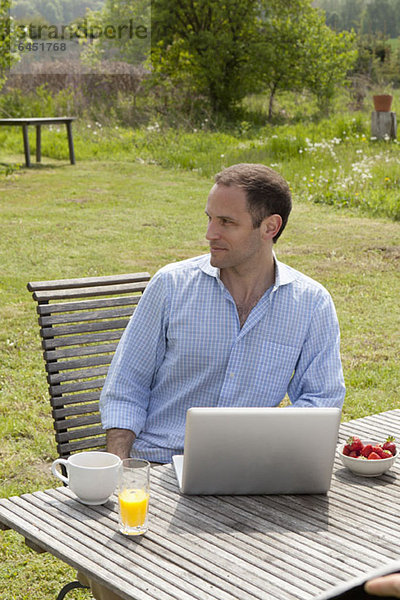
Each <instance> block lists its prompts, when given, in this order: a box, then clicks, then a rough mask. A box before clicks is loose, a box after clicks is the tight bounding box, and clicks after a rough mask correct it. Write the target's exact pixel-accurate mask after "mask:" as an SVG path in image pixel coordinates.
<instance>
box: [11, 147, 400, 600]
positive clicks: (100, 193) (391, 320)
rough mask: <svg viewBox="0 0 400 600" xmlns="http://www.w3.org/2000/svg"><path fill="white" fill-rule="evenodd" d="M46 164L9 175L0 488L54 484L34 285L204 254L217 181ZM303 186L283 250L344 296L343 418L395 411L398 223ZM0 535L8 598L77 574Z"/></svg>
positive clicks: (151, 267) (38, 595)
mask: <svg viewBox="0 0 400 600" xmlns="http://www.w3.org/2000/svg"><path fill="white" fill-rule="evenodd" d="M15 160H16V161H18V160H19V161H22V155H15ZM43 161H44V162H43V165H41V166H36V165H35V166H34V167H33V168H32V169H30V170H27V169H21V170H20V171H19V172H18V173H17V174H15V175H11V176H10V177H7V178H5V179H4V178H3V179H1V180H0V265H1V269H0V315H1V319H0V438H1V440H2V443H1V446H0V496H8V495H11V494H20V493H23V492H27V491H34V490H36V489H39V488H44V487H45V486H47V487H49V486H53V487H56V486H57V485H58V484H57V481H55V480H54V479H53V478H52V477H51V475H50V464H51V462H52V460H53V459H54V458H55V457H56V451H55V444H54V442H53V433H52V422H51V416H50V407H49V403H48V399H47V387H46V378H45V375H44V366H43V360H42V358H41V349H40V342H39V337H38V326H37V317H36V313H35V305H34V302H33V301H32V299H31V296H30V294H29V293H28V291H27V290H26V283H27V282H28V281H30V280H41V279H51V278H64V277H81V276H90V275H97V274H104V275H108V274H113V273H124V272H129V271H143V270H146V271H150V272H151V273H154V272H155V270H156V269H158V268H159V267H160V266H162V265H163V264H165V263H166V262H170V261H174V260H180V259H183V258H186V257H189V256H194V255H196V254H200V253H203V252H206V251H207V243H206V241H205V239H204V233H205V227H206V217H205V215H204V207H205V202H206V197H207V193H208V191H209V188H210V186H211V184H212V179H211V177H208V176H207V177H206V176H204V175H203V176H201V175H200V174H199V173H196V172H190V171H183V170H181V169H165V168H161V167H159V166H156V165H151V164H142V163H140V162H135V161H132V160H129V161H127V160H126V161H123V160H120V161H117V160H114V161H113V162H108V161H106V160H105V159H102V160H101V161H95V160H92V161H82V160H78V163H77V165H76V166H71V165H69V164H68V163H67V161H60V162H58V161H56V160H49V159H47V158H44V159H43ZM292 185H293V183H292ZM294 192H295V195H296V203H295V206H294V210H293V214H292V216H291V220H290V221H289V225H288V227H287V230H286V231H285V233H284V234H283V236H282V239H281V240H279V242H278V244H277V247H276V252H277V255H278V258H280V259H281V260H283V261H284V262H287V263H288V264H290V265H292V266H293V267H295V268H298V269H300V270H302V271H304V272H305V273H307V274H308V275H310V276H311V277H314V278H316V279H318V280H319V281H320V282H322V283H323V284H324V285H325V286H326V287H327V288H328V289H329V290H330V292H331V294H332V296H333V298H334V301H335V304H336V307H337V312H338V316H339V321H340V324H341V330H342V356H343V366H344V371H345V378H346V383H347V396H346V399H345V405H344V412H343V418H344V419H346V420H347V419H350V418H354V417H361V416H364V415H367V414H372V413H375V412H379V411H383V410H388V409H391V408H394V407H397V406H398V405H399V399H400V374H399V367H398V359H399V356H400V338H399V330H400V311H399V297H400V268H399V264H400V224H399V222H395V221H390V220H388V219H387V220H385V219H383V218H381V219H378V218H375V219H374V218H370V217H363V216H360V215H359V214H356V213H354V212H350V211H348V210H347V209H342V210H341V211H339V210H338V209H336V208H334V207H330V206H327V205H325V204H321V205H318V204H313V203H307V202H305V201H302V198H301V195H299V194H296V190H294ZM1 540H2V544H1V545H0V600H14V599H15V600H24V599H25V598H35V599H36V600H50V599H51V600H54V598H55V596H56V592H55V590H58V589H59V588H60V587H61V582H62V581H64V580H67V579H68V577H71V576H73V571H72V570H70V569H69V568H67V567H66V566H64V565H62V564H61V563H59V562H58V561H56V560H55V559H53V558H52V557H50V556H47V555H36V554H35V553H34V552H32V551H30V550H29V549H27V548H26V547H25V545H24V543H23V540H22V538H20V536H18V535H17V534H14V533H12V532H6V533H2V534H1ZM85 594H86V593H85V592H78V593H76V595H75V597H76V598H87V595H85Z"/></svg>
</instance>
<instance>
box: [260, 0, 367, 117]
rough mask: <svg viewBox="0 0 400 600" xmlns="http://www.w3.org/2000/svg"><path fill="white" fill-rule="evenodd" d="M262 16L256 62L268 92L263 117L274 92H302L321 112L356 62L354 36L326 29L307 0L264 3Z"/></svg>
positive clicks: (270, 113)
mask: <svg viewBox="0 0 400 600" xmlns="http://www.w3.org/2000/svg"><path fill="white" fill-rule="evenodd" d="M265 17H266V18H265V22H264V43H263V44H262V46H261V55H262V61H261V62H260V63H259V64H260V66H261V67H262V76H263V78H264V80H265V84H266V87H267V89H269V92H270V97H269V109H268V115H269V117H270V118H271V116H272V112H273V103H274V99H275V96H276V94H277V92H278V91H279V90H298V91H300V90H303V89H308V90H310V91H311V92H312V93H313V94H315V95H316V97H317V100H318V103H319V106H320V108H321V109H322V108H326V106H327V105H328V104H329V101H330V99H331V98H332V96H333V94H334V92H335V87H336V86H338V85H341V84H342V83H343V82H344V80H345V77H346V74H347V71H348V70H349V69H350V67H351V66H352V64H353V63H354V61H355V59H356V56H357V51H356V48H355V36H354V35H353V34H350V33H348V32H342V33H339V34H337V33H335V32H334V31H332V30H331V29H330V28H329V27H328V26H327V25H326V24H325V17H324V15H323V13H322V12H321V11H319V10H318V9H315V8H313V7H312V5H311V0H291V2H290V3H289V2H287V3H285V4H282V3H281V2H280V1H279V0H268V1H267V2H266V9H265Z"/></svg>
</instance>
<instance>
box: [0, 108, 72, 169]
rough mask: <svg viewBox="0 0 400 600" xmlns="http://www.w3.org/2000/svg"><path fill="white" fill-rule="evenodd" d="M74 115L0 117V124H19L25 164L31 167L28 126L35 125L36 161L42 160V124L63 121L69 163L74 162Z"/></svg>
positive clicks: (56, 123)
mask: <svg viewBox="0 0 400 600" xmlns="http://www.w3.org/2000/svg"><path fill="white" fill-rule="evenodd" d="M75 118H76V117H28V118H25V119H22V118H21V119H0V125H3V126H4V127H10V126H14V127H15V126H19V127H22V136H23V139H24V153H25V164H26V166H27V167H31V166H32V163H31V152H30V148H29V137H28V126H29V125H35V127H36V162H40V161H41V160H42V132H41V126H42V125H59V124H60V123H65V125H66V127H67V137H68V149H69V159H70V161H71V165H74V164H75V153H74V142H73V139H72V121H74V120H75Z"/></svg>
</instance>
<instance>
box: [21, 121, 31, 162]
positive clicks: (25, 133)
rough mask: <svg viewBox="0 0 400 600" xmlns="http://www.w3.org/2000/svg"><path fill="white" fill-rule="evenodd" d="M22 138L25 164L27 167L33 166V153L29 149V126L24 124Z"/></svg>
mask: <svg viewBox="0 0 400 600" xmlns="http://www.w3.org/2000/svg"><path fill="white" fill-rule="evenodd" d="M22 136H23V138H24V152H25V164H26V166H27V167H30V166H31V152H30V149H29V137H28V125H27V124H26V123H23V124H22Z"/></svg>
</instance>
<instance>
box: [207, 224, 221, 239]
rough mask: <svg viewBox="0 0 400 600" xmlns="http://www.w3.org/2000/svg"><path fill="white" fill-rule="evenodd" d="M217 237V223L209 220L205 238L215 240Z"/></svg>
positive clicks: (218, 235)
mask: <svg viewBox="0 0 400 600" xmlns="http://www.w3.org/2000/svg"><path fill="white" fill-rule="evenodd" d="M219 237H220V234H219V231H218V225H217V224H216V223H215V222H213V221H212V220H210V221H209V222H208V225H207V232H206V240H217V239H218V238H219Z"/></svg>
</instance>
